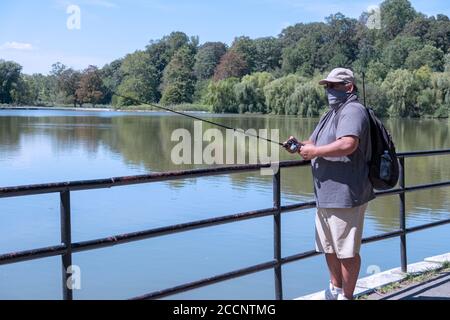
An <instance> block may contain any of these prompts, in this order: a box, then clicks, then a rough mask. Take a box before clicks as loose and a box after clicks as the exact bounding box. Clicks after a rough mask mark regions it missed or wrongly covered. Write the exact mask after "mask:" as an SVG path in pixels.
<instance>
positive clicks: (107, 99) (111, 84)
mask: <svg viewBox="0 0 450 320" xmlns="http://www.w3.org/2000/svg"><path fill="white" fill-rule="evenodd" d="M122 62H123V59H117V60H114V61H113V62H111V63H109V64H106V65H105V66H103V68H102V69H101V70H100V72H101V77H102V80H103V85H104V86H105V89H106V92H105V95H104V97H103V101H102V103H104V104H111V103H112V104H115V102H114V103H113V100H116V99H117V96H115V95H114V94H113V92H116V90H117V88H118V87H119V85H120V83H121V82H122V80H123V73H122V71H121V69H120V67H121V66H122Z"/></svg>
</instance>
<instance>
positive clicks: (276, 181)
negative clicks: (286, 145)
mask: <svg viewBox="0 0 450 320" xmlns="http://www.w3.org/2000/svg"><path fill="white" fill-rule="evenodd" d="M276 170H277V171H276V172H275V173H274V175H273V207H274V208H275V209H276V212H275V214H274V216H273V241H274V259H275V260H276V261H277V265H276V266H275V268H274V272H275V299H277V300H283V279H282V275H281V190H280V189H281V182H280V181H281V175H280V170H281V168H277V169H276Z"/></svg>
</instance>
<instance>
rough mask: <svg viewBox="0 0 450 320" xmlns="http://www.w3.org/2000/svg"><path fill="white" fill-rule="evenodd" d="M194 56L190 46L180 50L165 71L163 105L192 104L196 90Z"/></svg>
mask: <svg viewBox="0 0 450 320" xmlns="http://www.w3.org/2000/svg"><path fill="white" fill-rule="evenodd" d="M194 54H195V53H194V51H193V50H192V48H191V47H189V46H184V47H182V48H180V49H179V50H178V51H177V52H176V53H175V55H174V56H173V58H172V60H171V61H170V63H169V65H168V66H167V68H166V69H165V70H164V76H163V83H162V89H163V96H162V98H161V103H162V104H164V105H168V104H179V103H185V102H187V103H189V102H192V96H193V94H194V88H195V76H194V70H193V67H194Z"/></svg>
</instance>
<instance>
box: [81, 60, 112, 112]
mask: <svg viewBox="0 0 450 320" xmlns="http://www.w3.org/2000/svg"><path fill="white" fill-rule="evenodd" d="M104 91H105V89H104V86H103V81H102V78H101V73H100V71H99V69H98V68H97V67H96V66H89V67H87V68H86V69H85V70H84V71H83V74H82V75H81V78H80V84H79V86H78V89H77V90H76V93H75V95H76V99H77V101H78V103H79V104H80V107H81V105H82V104H83V103H92V105H93V106H94V107H95V105H96V104H97V103H98V102H99V101H101V99H102V98H103V95H104Z"/></svg>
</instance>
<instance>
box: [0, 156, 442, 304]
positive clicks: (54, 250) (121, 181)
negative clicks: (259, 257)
mask: <svg viewBox="0 0 450 320" xmlns="http://www.w3.org/2000/svg"><path fill="white" fill-rule="evenodd" d="M448 154H450V149H445V150H432V151H415V152H404V153H399V154H398V157H399V162H400V181H399V187H398V188H393V189H391V190H386V191H380V192H376V196H377V197H381V196H388V195H396V194H398V195H399V197H400V210H399V214H400V226H399V229H398V230H394V231H391V232H387V233H383V234H378V235H375V236H371V237H368V238H364V239H363V243H370V242H375V241H380V240H384V239H388V238H393V237H400V243H401V245H400V257H401V259H400V261H401V268H402V271H404V272H406V271H407V242H406V235H407V234H408V233H411V232H416V231H420V230H424V229H428V228H432V227H436V226H440V225H444V224H447V223H450V219H445V220H441V221H436V222H432V223H428V224H423V225H419V226H416V227H412V228H407V227H406V207H405V193H406V192H413V191H418V190H424V189H430V188H438V187H445V186H449V185H450V180H449V181H441V182H435V183H429V184H422V185H415V186H405V175H404V172H405V161H404V160H405V158H410V157H423V156H437V155H448ZM309 164H310V162H309V161H302V160H299V161H283V162H280V163H279V168H280V170H281V169H283V168H289V167H302V166H307V165H309ZM270 166H271V164H257V165H239V166H224V167H216V168H207V169H195V170H186V171H177V172H163V173H152V174H147V175H138V176H128V177H115V178H108V179H97V180H85V181H72V182H63V183H48V184H37V185H26V186H16V187H4V188H0V198H8V197H20V196H28V195H36V194H48V193H59V194H60V221H61V243H60V244H58V245H54V246H49V247H44V248H36V249H31V250H25V251H19V252H10V253H6V254H1V255H0V265H5V264H11V263H18V262H21V261H28V260H35V259H42V258H46V257H51V256H58V255H59V256H61V265H62V293H63V299H65V300H72V299H73V292H72V289H71V288H70V287H69V286H67V281H68V280H69V274H68V272H67V271H68V268H69V266H71V264H72V255H73V253H77V252H82V251H87V250H94V249H98V248H104V247H109V246H114V245H119V244H123V243H128V242H133V241H139V240H144V239H149V238H154V237H160V236H163V235H168V234H174V233H179V232H185V231H188V230H193V229H200V228H207V227H211V226H216V225H220V224H226V223H233V222H237V221H242V220H248V219H254V218H259V217H264V216H273V223H274V233H273V235H274V237H273V238H274V258H273V260H270V261H267V262H264V263H260V264H257V265H252V266H249V267H246V268H242V269H238V270H233V271H230V272H227V273H223V274H219V275H216V276H213V277H208V278H204V279H200V280H197V281H194V282H189V283H184V284H181V285H178V286H175V287H171V288H166V289H163V290H159V291H154V292H150V293H148V294H144V295H141V296H138V297H134V298H133V299H158V298H163V297H167V296H170V295H174V294H178V293H181V292H185V291H188V290H192V289H196V288H199V287H204V286H207V285H211V284H214V283H217V282H221V281H225V280H229V279H233V278H237V277H241V276H245V275H249V274H252V273H255V272H259V271H262V270H268V269H273V270H274V281H275V297H276V299H278V300H281V299H283V281H282V266H283V265H284V264H286V263H291V262H294V261H299V260H302V259H306V258H309V257H313V256H316V255H319V254H320V253H318V252H316V251H314V250H311V251H306V252H301V253H298V254H294V255H291V256H286V257H282V255H281V214H282V213H285V212H290V211H298V210H304V209H308V208H314V207H315V205H316V203H315V201H310V202H302V203H295V204H290V205H285V206H282V205H281V187H280V186H281V176H280V170H278V172H277V173H276V174H274V175H273V207H271V208H266V209H260V210H254V211H247V212H242V213H235V214H231V215H227V216H220V217H215V218H210V219H204V220H197V221H192V222H188V223H182V224H176V225H170V226H166V227H160V228H154V229H149V230H143V231H137V232H132V233H126V234H120V235H114V236H110V237H106V238H100V239H93V240H89V241H82V242H72V240H71V238H72V237H71V235H72V230H71V209H70V194H71V192H76V191H80V190H90V189H102V188H112V187H119V186H125V185H135V184H142V183H152V182H161V181H169V180H179V179H187V178H197V177H204V176H215V175H224V174H235V173H243V172H252V171H256V170H260V169H261V168H269V167H270Z"/></svg>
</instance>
